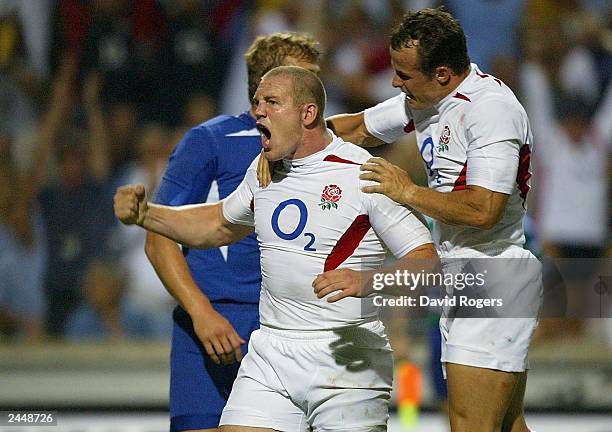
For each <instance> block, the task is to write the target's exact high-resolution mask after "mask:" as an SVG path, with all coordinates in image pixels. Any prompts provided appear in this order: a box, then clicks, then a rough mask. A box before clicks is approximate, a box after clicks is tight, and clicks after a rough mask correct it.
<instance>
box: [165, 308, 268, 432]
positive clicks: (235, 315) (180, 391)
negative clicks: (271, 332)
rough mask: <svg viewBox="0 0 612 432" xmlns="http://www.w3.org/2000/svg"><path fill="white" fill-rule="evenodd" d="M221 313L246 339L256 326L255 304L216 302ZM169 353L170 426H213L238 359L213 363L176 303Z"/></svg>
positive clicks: (181, 429)
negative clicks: (223, 362) (228, 363)
mask: <svg viewBox="0 0 612 432" xmlns="http://www.w3.org/2000/svg"><path fill="white" fill-rule="evenodd" d="M213 306H214V308H215V310H216V311H217V312H219V313H220V314H221V315H223V316H224V317H225V318H226V319H227V320H228V321H229V322H230V323H231V324H232V325H233V326H234V328H235V329H236V331H237V332H238V334H239V335H240V337H242V338H243V339H245V340H246V341H247V344H245V345H243V346H242V353H243V354H246V351H247V345H248V340H249V337H250V335H251V333H252V332H253V331H254V330H256V329H258V328H259V306H258V305H257V304H239V303H216V304H213ZM173 319H174V329H173V332H172V352H171V354H170V430H171V431H172V432H178V431H183V430H189V429H209V428H216V427H217V425H218V424H219V419H220V418H221V412H222V411H223V408H224V407H225V403H226V402H227V398H228V397H229V394H230V391H231V389H232V384H233V382H234V379H235V378H236V374H237V373H238V368H239V367H240V363H234V364H231V365H216V364H215V363H213V361H212V360H211V359H210V357H209V356H208V354H207V353H206V350H205V349H204V347H203V346H202V344H201V343H200V341H199V340H198V338H197V336H196V335H195V333H194V331H193V325H192V322H191V318H190V317H189V315H188V314H187V312H185V310H184V309H183V308H181V307H180V306H177V308H176V309H175V310H174V314H173Z"/></svg>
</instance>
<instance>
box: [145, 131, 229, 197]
mask: <svg viewBox="0 0 612 432" xmlns="http://www.w3.org/2000/svg"><path fill="white" fill-rule="evenodd" d="M216 154H217V151H216V142H215V140H214V137H213V135H212V134H211V133H210V132H209V131H208V130H207V129H205V128H194V129H192V130H190V131H189V132H187V133H186V134H185V136H184V137H183V139H182V140H181V141H180V142H179V143H178V144H177V146H176V147H175V149H174V151H173V152H172V155H171V156H170V161H169V162H168V167H167V168H166V171H165V172H164V176H163V178H162V181H161V183H160V185H159V189H158V191H157V194H156V195H155V198H154V202H155V203H157V204H164V205H171V206H178V205H185V204H196V203H201V202H203V201H205V200H206V197H207V196H208V192H209V191H210V186H211V184H212V181H213V180H214V178H215V177H216V174H217V166H216Z"/></svg>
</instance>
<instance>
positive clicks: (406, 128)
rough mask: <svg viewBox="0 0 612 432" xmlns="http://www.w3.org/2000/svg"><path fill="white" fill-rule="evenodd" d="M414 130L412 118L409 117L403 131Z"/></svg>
mask: <svg viewBox="0 0 612 432" xmlns="http://www.w3.org/2000/svg"><path fill="white" fill-rule="evenodd" d="M413 130H414V120H412V119H410V121H409V122H408V124H407V125H406V126H405V127H404V132H406V133H410V132H412V131H413Z"/></svg>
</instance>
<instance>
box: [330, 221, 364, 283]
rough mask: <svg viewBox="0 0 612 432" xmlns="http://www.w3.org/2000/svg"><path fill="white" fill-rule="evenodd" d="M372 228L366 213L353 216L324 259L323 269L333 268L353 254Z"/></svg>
mask: <svg viewBox="0 0 612 432" xmlns="http://www.w3.org/2000/svg"><path fill="white" fill-rule="evenodd" d="M370 228H372V226H371V225H370V218H369V217H368V215H359V216H357V217H356V218H355V220H354V221H353V223H352V224H351V226H350V227H348V229H347V230H346V232H345V233H344V234H342V237H340V240H338V242H337V243H336V246H334V248H333V249H332V251H331V253H330V254H329V255H328V256H327V259H326V260H325V266H324V267H323V271H329V270H334V269H336V268H338V266H339V265H340V264H342V263H343V262H344V261H345V260H346V259H347V258H348V257H350V256H351V255H353V252H355V249H357V247H358V246H359V243H361V240H363V238H364V237H365V235H366V234H367V232H368V231H369V230H370Z"/></svg>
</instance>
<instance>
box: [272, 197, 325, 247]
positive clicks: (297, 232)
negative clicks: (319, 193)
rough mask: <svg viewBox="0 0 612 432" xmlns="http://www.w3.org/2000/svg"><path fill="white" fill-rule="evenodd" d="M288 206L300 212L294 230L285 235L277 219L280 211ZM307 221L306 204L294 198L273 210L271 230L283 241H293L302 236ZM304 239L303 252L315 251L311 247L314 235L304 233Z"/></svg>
mask: <svg viewBox="0 0 612 432" xmlns="http://www.w3.org/2000/svg"><path fill="white" fill-rule="evenodd" d="M289 206H296V207H297V208H298V210H299V212H300V220H299V221H298V224H297V226H296V227H295V229H294V230H293V231H291V232H288V233H287V232H284V231H283V230H282V229H281V228H280V226H279V225H278V218H279V217H280V215H281V213H282V211H283V210H284V209H286V208H287V207H289ZM307 221H308V209H307V208H306V204H304V202H303V201H301V200H299V199H296V198H292V199H288V200H286V201H283V202H282V203H280V204H279V205H278V207H276V208H275V209H274V212H273V213H272V230H273V231H274V233H275V234H276V235H277V236H279V237H280V238H282V239H283V240H295V239H296V238H298V237H299V236H300V235H301V234H302V232H303V231H304V228H306V222H307ZM304 237H306V238H307V239H308V243H307V244H306V246H304V250H305V251H316V249H315V248H313V247H312V245H313V244H314V242H315V235H314V234H313V233H304Z"/></svg>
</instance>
